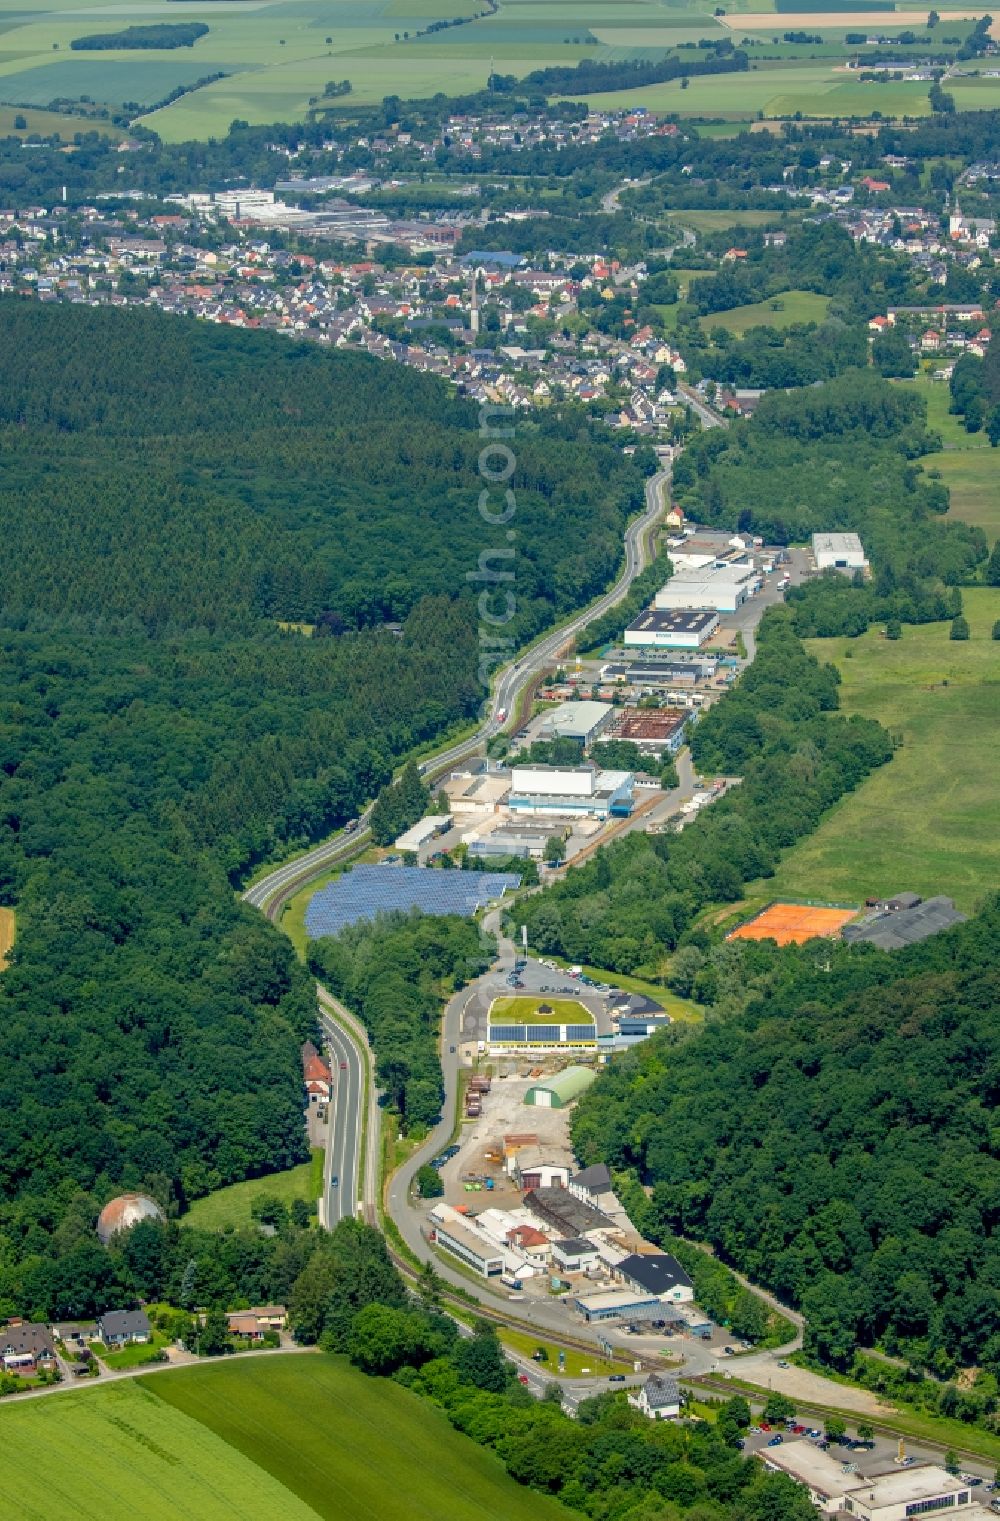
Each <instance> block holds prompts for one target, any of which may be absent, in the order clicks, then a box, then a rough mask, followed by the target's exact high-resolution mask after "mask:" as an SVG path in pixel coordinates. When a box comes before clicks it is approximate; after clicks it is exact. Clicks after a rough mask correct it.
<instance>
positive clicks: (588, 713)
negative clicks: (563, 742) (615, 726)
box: [537, 701, 615, 748]
mask: <svg viewBox="0 0 1000 1521" xmlns="http://www.w3.org/2000/svg"><path fill="white" fill-rule="evenodd" d="M614 711H615V710H614V708H613V707H612V706H611V704H610V703H609V702H585V701H584V702H564V703H563V704H562V705H561V706H560V707H558V708H554V709H553V710H552V711H551V712H548V713H546V714H544V716H543V718H542V721H541V723H540V724H539V726H538V733H537V738H538V739H540V740H545V739H575V740H579V742H580V744H581V745H583V746H584V747H585V748H586V747H587V746H589V745H591V744H593V742H594V740H595V739H596V738H597V736H598V735H599V734H600V733H602V731H603V730H604V729H606V728H607V726H608V724H609V723H610V722H611V720H612V718H613V717H614Z"/></svg>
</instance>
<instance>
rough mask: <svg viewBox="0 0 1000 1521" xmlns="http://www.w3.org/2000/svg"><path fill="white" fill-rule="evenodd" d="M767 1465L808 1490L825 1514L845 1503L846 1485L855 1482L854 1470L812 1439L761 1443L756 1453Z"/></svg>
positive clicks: (830, 1513)
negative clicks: (770, 1443)
mask: <svg viewBox="0 0 1000 1521" xmlns="http://www.w3.org/2000/svg"><path fill="white" fill-rule="evenodd" d="M757 1455H758V1457H759V1458H760V1459H761V1461H762V1462H763V1464H764V1466H765V1467H766V1468H770V1469H773V1470H774V1472H775V1473H786V1474H787V1475H788V1477H789V1478H790V1479H794V1480H795V1481H796V1483H797V1484H802V1485H804V1486H805V1488H806V1489H808V1491H809V1498H810V1500H811V1501H812V1503H813V1504H814V1505H815V1506H816V1507H817V1508H818V1509H819V1510H821V1511H823V1512H824V1513H825V1514H826V1515H828V1516H833V1515H835V1514H836V1513H837V1511H839V1510H842V1509H843V1506H844V1497H845V1495H846V1494H847V1490H848V1487H849V1486H852V1485H855V1484H857V1481H858V1476H857V1474H852V1473H849V1472H848V1471H847V1468H846V1466H845V1464H843V1463H842V1462H841V1461H840V1460H839V1459H838V1458H832V1457H831V1456H830V1455H829V1453H826V1452H821V1451H820V1449H819V1448H818V1447H815V1446H813V1444H812V1442H785V1443H784V1444H783V1445H782V1446H781V1447H764V1448H762V1449H761V1451H760V1452H759V1453H758V1454H757Z"/></svg>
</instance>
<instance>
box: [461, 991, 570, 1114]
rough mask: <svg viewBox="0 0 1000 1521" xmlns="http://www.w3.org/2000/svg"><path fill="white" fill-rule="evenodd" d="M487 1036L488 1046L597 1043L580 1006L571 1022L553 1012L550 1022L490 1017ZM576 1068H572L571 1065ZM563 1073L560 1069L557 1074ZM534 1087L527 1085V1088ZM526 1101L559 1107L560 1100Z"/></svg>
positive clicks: (526, 1101)
mask: <svg viewBox="0 0 1000 1521" xmlns="http://www.w3.org/2000/svg"><path fill="white" fill-rule="evenodd" d="M486 1040H487V1043H488V1044H489V1045H490V1046H513V1047H524V1046H538V1047H542V1048H544V1049H551V1048H552V1047H553V1046H589V1047H596V1046H597V1026H596V1025H595V1023H594V1021H593V1019H592V1018H591V1017H590V1015H589V1014H588V1013H587V1011H586V1010H585V1009H584V1008H583V1006H582V1005H581V1006H580V1018H579V1020H577V1021H576V1022H575V1023H573V1024H567V1023H565V1022H562V1023H560V1022H559V1021H558V1020H556V1018H555V1015H553V1017H552V1023H551V1024H537V1023H534V1022H532V1023H530V1024H524V1023H518V1022H517V1021H514V1020H493V1019H492V1018H491V1019H490V1022H489V1024H488V1025H487V1028H486ZM570 1070H571V1071H572V1070H575V1069H572V1068H571V1069H570ZM562 1075H563V1074H561V1073H560V1076H562ZM533 1091H534V1090H531V1089H529V1092H533ZM567 1102H568V1101H567ZM525 1103H526V1104H539V1105H540V1106H541V1107H548V1108H550V1109H558V1108H560V1107H561V1106H560V1105H559V1104H549V1105H547V1106H545V1105H544V1101H543V1100H540V1099H535V1098H532V1099H528V1098H526V1099H525Z"/></svg>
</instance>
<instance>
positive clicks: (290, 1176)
mask: <svg viewBox="0 0 1000 1521" xmlns="http://www.w3.org/2000/svg"><path fill="white" fill-rule="evenodd" d="M322 1190H323V1153H322V1151H320V1150H315V1151H314V1152H313V1154H312V1160H311V1161H309V1162H303V1163H302V1164H301V1166H300V1167H290V1168H289V1169H288V1171H287V1172H272V1173H270V1174H269V1175H268V1176H266V1177H263V1178H250V1179H249V1180H248V1181H247V1182H246V1183H232V1184H230V1186H229V1187H228V1188H218V1189H216V1191H215V1193H212V1194H206V1195H205V1197H204V1199H196V1200H195V1201H194V1203H193V1204H192V1206H191V1208H190V1209H189V1210H188V1212H187V1214H186V1215H185V1216H184V1222H183V1223H184V1224H185V1225H191V1226H194V1227H196V1228H197V1229H198V1230H201V1231H221V1230H225V1229H226V1227H227V1226H236V1227H240V1226H248V1225H250V1224H251V1222H252V1216H251V1214H250V1205H251V1202H252V1201H253V1199H254V1198H256V1196H257V1195H258V1194H270V1195H272V1196H273V1197H274V1198H277V1199H280V1200H281V1201H282V1203H283V1204H285V1205H289V1204H291V1203H292V1200H293V1199H306V1200H308V1201H309V1202H310V1203H311V1202H312V1200H313V1199H318V1198H319V1196H320V1194H321V1192H322Z"/></svg>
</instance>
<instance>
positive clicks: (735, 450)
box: [674, 370, 987, 635]
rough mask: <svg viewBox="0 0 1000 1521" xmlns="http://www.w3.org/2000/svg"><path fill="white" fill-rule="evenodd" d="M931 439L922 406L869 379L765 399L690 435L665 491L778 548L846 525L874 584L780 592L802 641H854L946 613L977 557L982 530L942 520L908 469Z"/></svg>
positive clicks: (921, 475) (705, 518)
mask: <svg viewBox="0 0 1000 1521" xmlns="http://www.w3.org/2000/svg"><path fill="white" fill-rule="evenodd" d="M935 447H940V440H939V439H937V438H936V436H935V435H930V434H928V432H927V429H926V407H925V404H924V401H923V398H922V397H920V396H917V395H915V394H914V393H912V392H909V391H904V390H902V389H901V388H900V387H897V386H893V385H891V384H890V383H889V382H888V381H886V380H884V379H882V378H881V377H880V376H878V375H876V374H874V373H873V372H872V371H870V370H869V371H862V370H854V371H849V372H847V373H846V374H844V375H842V376H839V377H838V378H837V379H835V380H831V381H829V382H828V383H827V384H825V385H821V386H812V387H809V388H808V389H806V390H804V391H793V392H790V393H787V394H786V393H783V392H774V393H772V394H770V395H768V396H765V397H764V398H763V400H762V401H761V403H760V406H759V407H758V408H757V409H756V411H755V412H754V415H753V417H752V418H750V419H747V420H741V421H737V422H735V423H734V424H733V425H732V427H731V428H729V429H728V430H727V431H725V432H723V430H722V429H715V430H713V431H712V432H707V433H704V434H702V435H700V436H699V437H696V438H695V439H694V440H693V441H692V442H691V444H690V446H689V447H688V448H687V449H686V450H685V452H684V454H683V455H682V456H681V458H680V459H679V460H678V461H677V464H676V466H675V468H674V486H675V488H676V490H677V493H678V496H679V499H680V501H681V503H682V505H683V506H684V509H685V511H686V512H687V513H688V514H689V516H691V517H693V518H694V519H696V520H697V521H700V522H708V523H712V524H714V525H717V526H720V527H727V528H738V529H741V530H748V529H749V530H752V531H754V532H756V533H760V534H762V535H763V536H764V537H765V538H766V539H768V540H769V541H770V542H775V543H780V544H787V543H790V542H792V541H793V540H801V539H803V538H808V536H809V535H810V534H812V533H816V532H826V531H831V530H836V529H853V530H854V531H855V532H857V533H859V534H860V535H861V539H862V542H863V544H864V547H865V551H866V553H867V555H868V557H869V559H870V561H871V563H872V566H873V571H874V577H873V579H872V580H870V581H867V582H864V583H863V584H861V585H858V586H854V585H853V584H852V582H851V581H850V580H849V579H848V578H846V577H844V576H841V575H837V574H834V573H831V574H830V575H828V576H821V577H818V578H815V579H813V580H812V581H810V582H809V583H807V584H806V585H804V586H801V587H795V588H793V589H791V590H790V591H789V594H788V601H789V604H790V605H792V606H793V607H794V610H795V618H796V628H797V630H798V632H799V633H800V634H802V635H814V634H834V633H861V632H863V630H864V629H865V628H867V626H868V624H869V623H870V622H871V621H872V619H874V618H878V617H882V618H898V619H901V620H902V621H904V622H914V621H924V620H927V619H940V618H944V617H947V616H950V615H951V613H952V610H953V609H952V593H951V591H950V590H949V588H956V587H957V586H958V585H959V584H960V583H961V582H962V581H964V580H965V579H966V578H967V576H968V575H969V574H970V572H972V571H973V570H974V569H975V567H976V566H978V565H979V564H980V563H981V562H982V561H983V560H984V559H985V557H986V550H987V544H986V537H985V535H984V533H983V532H982V530H981V529H979V528H974V527H971V526H970V525H969V524H967V523H961V522H950V521H949V522H941V520H940V519H941V515H942V514H944V513H945V512H947V510H948V492H947V489H946V488H945V487H944V486H943V485H942V484H941V483H940V482H939V481H936V480H934V479H933V478H932V477H931V475H930V474H928V473H927V472H925V471H923V470H922V469H921V468H920V467H919V466H918V465H916V464H915V463H914V461H915V460H916V459H917V458H918V457H919V456H920V455H922V454H924V453H926V452H927V450H928V449H933V448H935Z"/></svg>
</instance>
